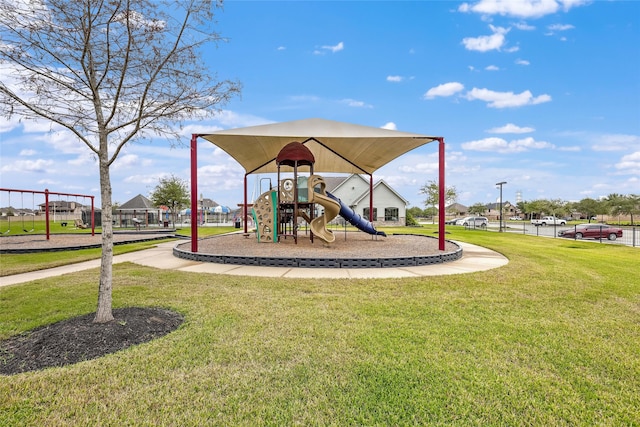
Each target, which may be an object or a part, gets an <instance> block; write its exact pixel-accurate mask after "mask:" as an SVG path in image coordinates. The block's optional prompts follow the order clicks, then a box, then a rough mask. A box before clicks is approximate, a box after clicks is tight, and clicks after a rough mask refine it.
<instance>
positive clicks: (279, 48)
mask: <svg viewBox="0 0 640 427" xmlns="http://www.w3.org/2000/svg"><path fill="white" fill-rule="evenodd" d="M276 50H287V48H286V47H284V46H278V47H277V48H276Z"/></svg>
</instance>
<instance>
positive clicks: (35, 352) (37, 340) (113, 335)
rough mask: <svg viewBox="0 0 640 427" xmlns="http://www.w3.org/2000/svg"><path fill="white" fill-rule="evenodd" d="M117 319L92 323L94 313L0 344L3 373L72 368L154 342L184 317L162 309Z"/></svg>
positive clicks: (124, 312)
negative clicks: (69, 366) (76, 364)
mask: <svg viewBox="0 0 640 427" xmlns="http://www.w3.org/2000/svg"><path fill="white" fill-rule="evenodd" d="M113 316H114V320H112V321H111V322H108V323H102V324H98V323H93V318H94V317H95V313H93V314H86V315H83V316H78V317H74V318H71V319H67V320H63V321H61V322H58V323H54V324H52V325H47V326H43V327H40V328H37V329H34V330H32V331H28V332H25V333H23V334H20V335H17V336H14V337H11V338H9V339H6V340H4V341H0V374H2V375H13V374H18V373H21V372H29V371H39V370H42V369H46V368H52V367H59V366H66V365H71V364H74V363H78V362H82V361H84V360H91V359H96V358H98V357H101V356H104V355H107V354H110V353H115V352H117V351H120V350H124V349H126V348H129V347H131V346H134V345H136V344H141V343H144V342H147V341H151V340H153V339H155V338H159V337H162V336H164V335H167V334H168V333H170V332H172V331H174V330H176V329H177V328H178V327H179V326H180V325H181V324H182V322H183V320H184V318H183V316H182V315H180V314H178V313H175V312H173V311H170V310H166V309H162V308H150V307H128V308H120V309H115V310H113Z"/></svg>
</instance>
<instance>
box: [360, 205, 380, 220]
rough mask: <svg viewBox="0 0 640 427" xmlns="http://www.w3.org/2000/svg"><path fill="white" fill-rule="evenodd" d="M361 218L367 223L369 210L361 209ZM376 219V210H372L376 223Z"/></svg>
mask: <svg viewBox="0 0 640 427" xmlns="http://www.w3.org/2000/svg"><path fill="white" fill-rule="evenodd" d="M362 218H364V219H366V220H367V221H369V208H364V209H362ZM377 219H378V208H373V220H374V221H376V220H377Z"/></svg>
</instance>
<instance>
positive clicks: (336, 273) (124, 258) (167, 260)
mask: <svg viewBox="0 0 640 427" xmlns="http://www.w3.org/2000/svg"><path fill="white" fill-rule="evenodd" d="M456 243H457V244H458V245H459V246H460V247H462V250H463V256H462V258H461V259H459V260H457V261H453V262H447V263H444V264H433V265H425V266H416V267H397V268H375V269H373V268H346V269H340V268H291V267H263V266H249V265H246V266H245V265H233V264H215V263H209V262H198V261H190V260H184V259H181V258H177V257H174V256H173V247H174V246H175V245H176V242H165V243H160V244H158V245H157V246H156V247H154V248H150V249H146V250H143V251H138V252H130V253H127V254H122V255H117V256H115V257H114V258H113V262H114V264H115V263H121V262H133V263H136V264H140V265H144V266H148V267H153V268H158V269H165V270H166V269H174V270H180V271H187V272H193V273H209V274H228V275H234V276H240V275H242V276H258V277H287V278H297V279H314V278H323V279H324V278H335V279H349V278H353V279H374V278H378V279H385V278H393V277H418V276H438V275H447V274H464V273H471V272H475V271H484V270H489V269H493V268H498V267H502V266H504V265H506V264H507V263H508V262H509V260H508V259H507V258H506V257H505V256H503V255H501V254H499V253H498V252H494V251H492V250H490V249H487V248H483V247H480V246H475V245H471V244H469V243H463V242H456ZM99 267H100V260H99V259H96V260H92V261H86V262H81V263H77V264H70V265H66V266H62V267H55V268H50V269H47V270H40V271H34V272H30V273H24V274H16V275H13V276H5V277H0V287H1V286H8V285H14V284H19V283H25V282H30V281H34V280H39V279H43V278H46V277H52V276H60V275H63V274H68V273H74V272H77V271H82V270H88V269H92V268H99Z"/></svg>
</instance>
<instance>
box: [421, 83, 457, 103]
mask: <svg viewBox="0 0 640 427" xmlns="http://www.w3.org/2000/svg"><path fill="white" fill-rule="evenodd" d="M463 89H464V85H463V84H462V83H458V82H449V83H443V84H441V85H438V86H436V87H432V88H431V89H429V90H428V91H427V92H426V93H425V94H424V95H423V98H424V99H433V98H435V97H436V96H451V95H455V94H456V93H458V92H460V91H461V90H463Z"/></svg>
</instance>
